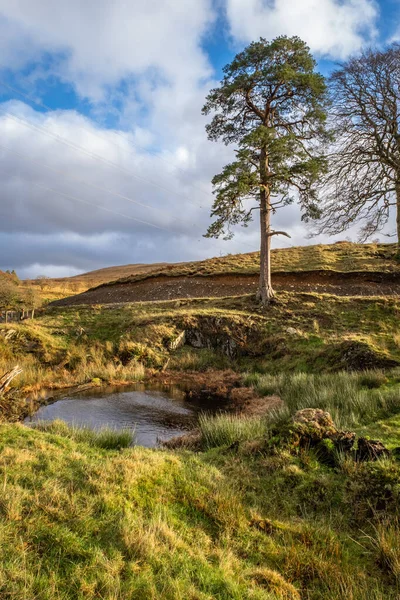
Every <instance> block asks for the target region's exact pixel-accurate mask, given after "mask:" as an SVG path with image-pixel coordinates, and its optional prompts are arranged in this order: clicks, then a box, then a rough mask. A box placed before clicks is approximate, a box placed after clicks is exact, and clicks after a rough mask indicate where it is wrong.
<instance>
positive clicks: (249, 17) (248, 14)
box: [226, 0, 378, 59]
mask: <svg viewBox="0 0 400 600" xmlns="http://www.w3.org/2000/svg"><path fill="white" fill-rule="evenodd" d="M226 13H227V18H228V21H229V24H230V29H231V33H232V35H233V36H234V37H235V38H236V39H237V40H238V41H240V42H250V41H252V40H254V39H256V38H258V37H260V36H262V37H266V38H273V37H276V36H277V35H298V36H299V37H301V38H302V39H304V40H305V41H306V42H307V43H308V44H309V46H310V48H311V50H312V51H313V52H315V53H317V54H319V55H321V56H328V57H330V58H334V59H337V58H340V59H342V58H345V57H346V56H348V55H349V54H351V53H353V52H355V51H357V50H359V49H360V47H361V46H362V45H363V44H364V43H365V41H366V40H371V39H374V37H375V36H376V20H377V17H378V5H377V3H376V2H374V0H298V1H297V2H293V0H246V2H243V0H226Z"/></svg>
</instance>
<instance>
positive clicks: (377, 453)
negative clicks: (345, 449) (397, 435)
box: [356, 437, 390, 462]
mask: <svg viewBox="0 0 400 600" xmlns="http://www.w3.org/2000/svg"><path fill="white" fill-rule="evenodd" d="M356 456H357V460H358V461H360V462H363V461H366V460H377V459H378V458H384V457H386V456H390V450H388V449H387V448H386V446H384V444H382V442H380V441H379V440H369V439H368V438H365V437H360V438H358V445H357V455H356Z"/></svg>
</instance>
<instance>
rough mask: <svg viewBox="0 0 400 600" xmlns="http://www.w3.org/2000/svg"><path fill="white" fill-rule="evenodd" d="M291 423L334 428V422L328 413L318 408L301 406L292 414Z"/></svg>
mask: <svg viewBox="0 0 400 600" xmlns="http://www.w3.org/2000/svg"><path fill="white" fill-rule="evenodd" d="M292 420H293V423H304V424H306V425H313V426H314V427H316V428H319V429H326V428H329V429H335V424H334V422H333V419H332V417H331V415H330V413H328V412H326V411H324V410H321V409H320V408H303V409H302V410H298V411H297V412H296V413H295V414H294V415H293V418H292Z"/></svg>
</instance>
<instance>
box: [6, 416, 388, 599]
mask: <svg viewBox="0 0 400 600" xmlns="http://www.w3.org/2000/svg"><path fill="white" fill-rule="evenodd" d="M246 427H247V426H246ZM253 433H254V430H253ZM258 433H260V432H258ZM79 435H80V434H78V435H77V432H76V430H75V431H72V432H71V431H68V429H67V428H60V425H56V426H53V427H51V426H50V428H49V429H47V430H45V431H40V430H36V429H30V428H28V427H25V426H21V425H1V426H0V481H1V485H2V497H1V501H0V514H1V518H0V540H1V548H2V561H1V564H0V597H1V598H2V599H4V600H11V599H12V600H27V599H29V600H30V599H31V598H32V599H33V598H35V600H70V599H71V600H72V599H73V600H78V599H79V600H80V599H82V600H83V599H85V600H86V599H93V600H94V599H97V598H101V599H103V600H125V599H127V598H132V599H136V598H138V599H141V598H146V600H147V599H149V600H151V599H154V600H156V599H157V600H159V599H161V600H175V599H179V600H184V599H185V600H186V599H187V598H190V599H200V600H206V599H207V600H208V599H210V600H211V599H212V600H232V599H233V600H235V599H236V600H242V599H244V600H246V599H249V600H250V599H251V600H254V599H255V600H277V599H281V600H283V599H285V600H288V599H291V600H300V599H302V598H307V599H310V600H317V599H318V600H319V599H324V600H325V599H326V600H341V599H343V600H348V598H352V599H353V600H366V598H368V599H369V598H371V599H372V600H382V599H386V598H387V599H393V600H395V598H396V597H397V596H396V594H397V588H396V579H395V576H394V573H395V572H396V569H397V567H396V564H397V563H396V562H395V560H396V556H398V542H397V539H398V538H397V537H396V535H394V534H395V533H397V535H398V530H396V529H393V528H394V527H395V525H394V524H395V523H396V520H395V519H396V514H397V513H396V511H397V510H398V504H396V503H395V502H394V503H389V499H388V500H387V502H388V504H387V506H386V509H385V510H386V516H387V517H388V518H389V516H390V518H391V529H390V528H389V527H388V526H386V525H385V522H384V521H380V520H379V519H377V518H376V517H374V516H373V514H372V516H371V513H370V509H371V507H370V505H369V503H368V500H371V499H372V500H373V499H374V497H373V494H372V490H374V493H375V494H378V496H379V493H381V492H380V489H381V488H380V487H379V486H381V487H382V489H383V487H384V486H385V485H386V484H387V482H388V481H392V480H393V477H398V476H399V467H398V466H396V465H395V464H394V463H393V464H392V463H389V462H382V463H379V464H378V463H377V464H375V465H372V466H373V470H371V467H370V465H368V464H361V465H356V464H353V465H352V466H351V467H350V466H346V467H345V468H344V469H343V470H338V469H336V470H334V469H327V468H326V467H324V466H323V465H320V464H319V463H318V461H317V460H316V458H315V457H313V456H312V454H309V453H308V454H302V455H299V456H291V455H289V454H287V453H285V452H281V453H275V454H273V455H267V454H264V453H262V452H259V451H257V452H254V448H253V447H251V446H250V447H249V446H246V445H245V444H244V445H243V446H241V448H240V449H239V451H237V452H233V453H232V452H230V451H227V450H226V449H225V448H222V449H221V450H218V449H212V450H210V451H208V452H205V453H199V454H193V453H190V452H187V451H186V452H170V451H163V450H147V449H144V448H139V447H135V448H127V449H120V450H115V449H112V450H106V449H104V448H99V447H98V445H97V444H93V443H91V442H90V441H89V442H88V440H87V438H86V436H84V439H79ZM221 441H223V442H226V438H224V439H223V440H221ZM393 469H394V470H393ZM379 482H381V483H379ZM368 486H369V487H368ZM396 507H397V508H396ZM378 527H379V528H380V529H379V535H378ZM383 553H384V554H383ZM383 556H384V557H386V558H387V560H390V561H391V562H390V565H389V566H388V563H387V561H386V562H385V561H382V562H379V560H378V559H379V558H380V557H381V558H382V557H383Z"/></svg>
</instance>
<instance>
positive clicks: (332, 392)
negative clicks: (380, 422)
mask: <svg viewBox="0 0 400 600" xmlns="http://www.w3.org/2000/svg"><path fill="white" fill-rule="evenodd" d="M245 383H247V384H248V385H251V386H253V387H254V388H255V390H256V391H257V392H258V393H259V394H261V395H263V396H271V395H278V396H279V397H280V398H281V399H282V400H283V402H284V404H285V407H284V408H283V409H282V411H283V413H286V414H294V413H295V412H296V411H297V410H300V409H302V408H322V409H323V410H326V411H328V412H330V413H331V415H332V417H333V420H334V421H335V423H336V424H337V425H338V427H341V428H354V427H356V426H360V425H363V424H370V423H373V422H374V421H376V420H377V419H382V418H384V417H388V416H389V415H393V414H395V413H397V412H400V385H399V383H400V372H399V371H398V370H397V371H394V372H392V373H387V374H385V373H383V372H381V371H367V372H361V373H347V372H341V373H340V372H339V373H335V374H321V375H315V374H309V373H295V374H292V375H291V374H287V373H285V374H284V373H282V374H280V375H275V376H274V375H260V374H257V373H253V374H249V375H248V376H247V378H246V379H245Z"/></svg>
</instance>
